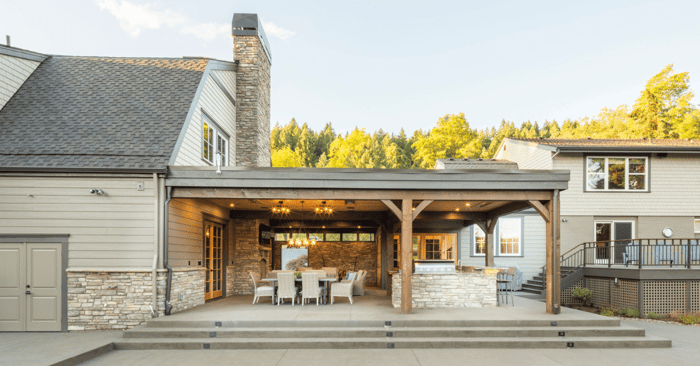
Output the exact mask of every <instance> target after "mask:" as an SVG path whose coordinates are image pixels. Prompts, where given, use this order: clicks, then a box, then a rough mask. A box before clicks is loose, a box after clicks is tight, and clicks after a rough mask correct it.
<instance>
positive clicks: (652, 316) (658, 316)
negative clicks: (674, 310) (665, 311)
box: [647, 311, 663, 319]
mask: <svg viewBox="0 0 700 366" xmlns="http://www.w3.org/2000/svg"><path fill="white" fill-rule="evenodd" d="M647 318H649V319H661V318H663V315H661V314H657V313H655V312H653V311H652V312H649V313H647Z"/></svg>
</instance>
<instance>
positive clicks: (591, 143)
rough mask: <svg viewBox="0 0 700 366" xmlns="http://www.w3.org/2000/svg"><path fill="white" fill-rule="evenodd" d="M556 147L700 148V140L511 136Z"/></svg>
mask: <svg viewBox="0 0 700 366" xmlns="http://www.w3.org/2000/svg"><path fill="white" fill-rule="evenodd" d="M509 139H511V140H516V141H525V142H533V143H537V144H540V145H548V146H556V147H688V148H700V140H681V139H539V138H509Z"/></svg>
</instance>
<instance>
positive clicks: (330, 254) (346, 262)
mask: <svg viewBox="0 0 700 366" xmlns="http://www.w3.org/2000/svg"><path fill="white" fill-rule="evenodd" d="M283 244H284V243H281V242H275V243H274V268H275V269H281V268H280V266H281V265H282V263H281V262H282V245H283ZM378 247H379V244H377V242H348V241H337V242H319V243H317V244H316V246H313V247H310V248H309V267H312V268H321V267H336V268H338V271H359V270H361V269H362V270H365V271H367V277H366V278H365V285H368V284H369V285H377V284H378V281H377V273H378V272H377V266H378V263H379V262H378V256H377V250H378Z"/></svg>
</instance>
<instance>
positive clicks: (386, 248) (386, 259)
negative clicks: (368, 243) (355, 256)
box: [379, 224, 394, 290]
mask: <svg viewBox="0 0 700 366" xmlns="http://www.w3.org/2000/svg"><path fill="white" fill-rule="evenodd" d="M386 227H387V225H386V224H384V225H382V226H380V227H379V235H380V240H381V241H380V243H379V246H380V248H381V265H380V270H381V273H380V276H379V278H380V287H381V289H382V290H386V289H387V286H391V283H388V282H387V279H388V277H387V274H386V271H388V270H390V269H391V267H392V264H393V258H394V253H393V248H392V247H391V244H390V243H392V241H393V240H394V238H393V235H392V237H391V238H389V235H391V233H389V230H387V228H386Z"/></svg>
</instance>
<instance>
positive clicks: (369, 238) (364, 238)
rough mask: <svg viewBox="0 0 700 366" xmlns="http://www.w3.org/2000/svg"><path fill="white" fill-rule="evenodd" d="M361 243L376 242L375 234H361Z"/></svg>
mask: <svg viewBox="0 0 700 366" xmlns="http://www.w3.org/2000/svg"><path fill="white" fill-rule="evenodd" d="M360 241H374V233H360Z"/></svg>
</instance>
